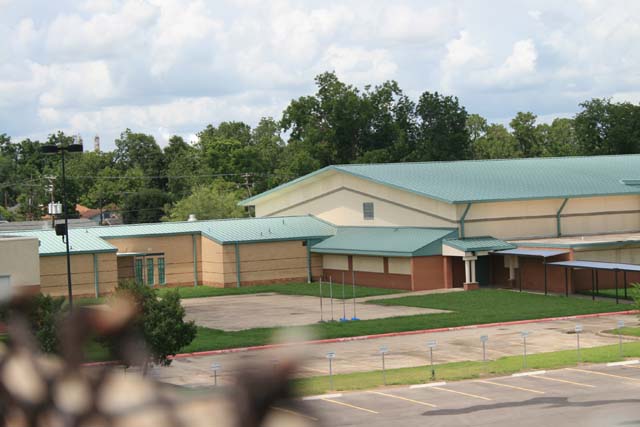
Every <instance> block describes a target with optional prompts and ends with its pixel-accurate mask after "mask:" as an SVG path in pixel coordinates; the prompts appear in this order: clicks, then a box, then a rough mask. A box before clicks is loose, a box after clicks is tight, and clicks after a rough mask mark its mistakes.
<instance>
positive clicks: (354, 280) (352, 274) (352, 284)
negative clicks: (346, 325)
mask: <svg viewBox="0 0 640 427" xmlns="http://www.w3.org/2000/svg"><path fill="white" fill-rule="evenodd" d="M351 279H352V280H351V290H352V292H353V317H352V318H351V320H360V319H358V316H356V271H355V270H354V269H353V267H351Z"/></svg>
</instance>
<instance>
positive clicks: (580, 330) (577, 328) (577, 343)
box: [575, 325, 582, 363]
mask: <svg viewBox="0 0 640 427" xmlns="http://www.w3.org/2000/svg"><path fill="white" fill-rule="evenodd" d="M575 331H576V345H577V349H578V363H580V362H582V355H581V354H580V332H582V325H576V328H575Z"/></svg>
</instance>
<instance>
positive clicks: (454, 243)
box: [442, 236, 517, 252]
mask: <svg viewBox="0 0 640 427" xmlns="http://www.w3.org/2000/svg"><path fill="white" fill-rule="evenodd" d="M442 244H443V245H447V246H449V247H452V248H454V249H458V250H460V251H463V252H482V251H499V250H503V249H515V248H516V247H517V246H516V245H514V244H513V243H509V242H505V241H504V240H500V239H496V238H495V237H491V236H483V237H469V238H466V239H445V240H443V241H442Z"/></svg>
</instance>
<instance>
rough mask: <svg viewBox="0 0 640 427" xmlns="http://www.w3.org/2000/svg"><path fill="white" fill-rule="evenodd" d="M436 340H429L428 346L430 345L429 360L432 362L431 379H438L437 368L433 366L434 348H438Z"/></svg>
mask: <svg viewBox="0 0 640 427" xmlns="http://www.w3.org/2000/svg"><path fill="white" fill-rule="evenodd" d="M436 345H437V342H436V340H431V341H427V347H429V360H430V364H431V380H435V379H436V370H435V368H434V367H433V349H434V348H436Z"/></svg>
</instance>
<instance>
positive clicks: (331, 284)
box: [329, 276, 333, 322]
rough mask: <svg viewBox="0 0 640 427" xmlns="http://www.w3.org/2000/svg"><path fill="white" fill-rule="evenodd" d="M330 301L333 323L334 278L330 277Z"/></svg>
mask: <svg viewBox="0 0 640 427" xmlns="http://www.w3.org/2000/svg"><path fill="white" fill-rule="evenodd" d="M329 301H331V321H332V322H333V278H332V277H331V276H329Z"/></svg>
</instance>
